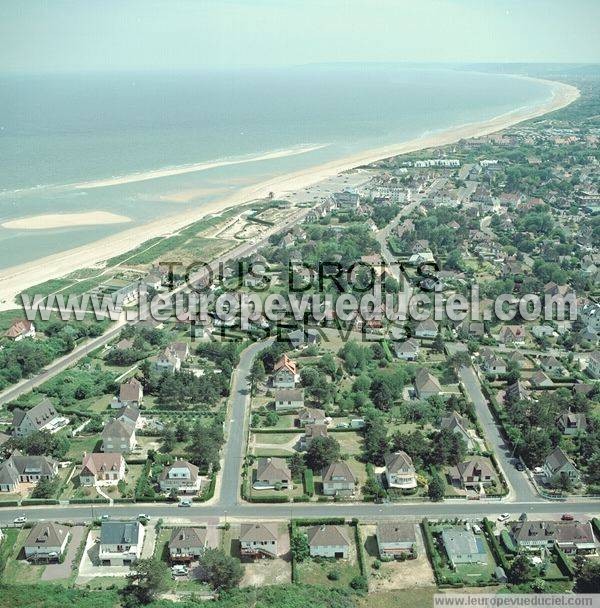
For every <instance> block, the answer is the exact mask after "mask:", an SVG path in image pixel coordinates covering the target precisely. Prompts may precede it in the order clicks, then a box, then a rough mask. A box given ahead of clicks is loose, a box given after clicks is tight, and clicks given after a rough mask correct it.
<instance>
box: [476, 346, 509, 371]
mask: <svg viewBox="0 0 600 608" xmlns="http://www.w3.org/2000/svg"><path fill="white" fill-rule="evenodd" d="M481 369H483V371H484V372H486V373H488V374H505V373H506V371H507V367H506V361H504V359H502V358H500V357H498V355H496V354H495V353H494V351H488V352H486V353H485V354H484V355H482V358H481Z"/></svg>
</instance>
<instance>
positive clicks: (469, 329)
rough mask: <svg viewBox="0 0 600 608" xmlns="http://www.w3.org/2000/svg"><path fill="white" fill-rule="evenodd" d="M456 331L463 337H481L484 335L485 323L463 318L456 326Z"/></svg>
mask: <svg viewBox="0 0 600 608" xmlns="http://www.w3.org/2000/svg"><path fill="white" fill-rule="evenodd" d="M456 331H457V333H458V334H459V335H460V336H461V337H463V338H483V336H485V325H484V324H483V323H482V322H481V321H469V320H468V319H465V320H464V321H462V323H459V324H458V325H457V326H456Z"/></svg>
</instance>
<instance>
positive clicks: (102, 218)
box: [0, 211, 132, 230]
mask: <svg viewBox="0 0 600 608" xmlns="http://www.w3.org/2000/svg"><path fill="white" fill-rule="evenodd" d="M131 221H132V220H131V218H130V217H126V216H124V215H117V214H116V213H110V212H109V211H89V212H84V213H48V214H44V215H32V216H29V217H23V218H19V219H16V220H9V221H7V222H4V223H3V224H0V225H1V226H2V227H3V228H10V229H11V230H48V229H50V228H72V227H74V226H97V225H101V224H102V225H104V224H126V223H129V222H131Z"/></svg>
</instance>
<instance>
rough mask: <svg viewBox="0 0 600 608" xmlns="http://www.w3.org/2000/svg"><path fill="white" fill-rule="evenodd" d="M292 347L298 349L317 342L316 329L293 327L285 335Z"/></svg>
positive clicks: (317, 333) (318, 337)
mask: <svg viewBox="0 0 600 608" xmlns="http://www.w3.org/2000/svg"><path fill="white" fill-rule="evenodd" d="M287 339H288V341H289V343H290V345H291V346H292V348H295V349H299V348H303V347H306V346H312V345H313V344H318V342H319V339H320V336H319V332H318V331H317V330H316V329H295V330H294V331H291V332H290V333H289V334H288V335H287Z"/></svg>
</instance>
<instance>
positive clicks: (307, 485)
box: [303, 469, 315, 496]
mask: <svg viewBox="0 0 600 608" xmlns="http://www.w3.org/2000/svg"><path fill="white" fill-rule="evenodd" d="M303 478H304V492H305V493H306V494H307V495H308V496H314V494H315V481H314V478H313V472H312V469H304V474H303Z"/></svg>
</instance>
